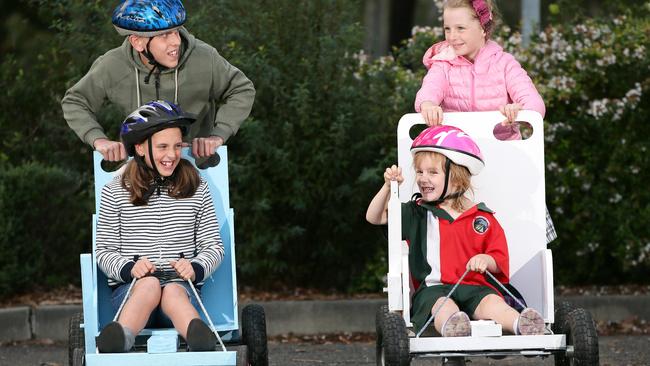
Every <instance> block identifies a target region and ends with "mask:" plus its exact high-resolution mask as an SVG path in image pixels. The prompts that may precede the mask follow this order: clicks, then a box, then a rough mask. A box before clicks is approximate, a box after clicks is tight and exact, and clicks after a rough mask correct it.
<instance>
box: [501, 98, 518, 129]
mask: <svg viewBox="0 0 650 366" xmlns="http://www.w3.org/2000/svg"><path fill="white" fill-rule="evenodd" d="M520 110H521V104H519V103H512V104H506V105H504V106H501V107H499V112H501V114H503V115H504V116H506V118H507V119H506V120H505V121H503V122H501V124H502V125H504V126H505V125H507V124H512V123H515V122H517V114H518V113H519V111H520Z"/></svg>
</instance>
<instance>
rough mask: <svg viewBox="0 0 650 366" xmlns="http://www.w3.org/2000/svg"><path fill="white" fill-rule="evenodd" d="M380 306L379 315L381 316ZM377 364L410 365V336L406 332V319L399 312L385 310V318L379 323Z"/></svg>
mask: <svg viewBox="0 0 650 366" xmlns="http://www.w3.org/2000/svg"><path fill="white" fill-rule="evenodd" d="M380 312H383V309H382V308H380V309H379V311H378V313H377V315H378V318H379V316H380ZM377 330H378V332H377V365H379V366H384V365H385V366H408V365H410V364H411V357H410V355H409V337H408V334H407V333H406V324H405V323H404V319H402V317H401V316H400V315H399V314H397V313H390V312H384V313H383V319H382V320H380V321H379V322H378V324H377Z"/></svg>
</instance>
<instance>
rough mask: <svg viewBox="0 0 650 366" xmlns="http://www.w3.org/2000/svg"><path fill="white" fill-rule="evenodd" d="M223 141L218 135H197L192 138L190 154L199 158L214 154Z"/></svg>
mask: <svg viewBox="0 0 650 366" xmlns="http://www.w3.org/2000/svg"><path fill="white" fill-rule="evenodd" d="M223 143H224V141H223V139H222V138H221V137H219V136H210V137H198V138H195V139H194V140H192V155H194V156H195V157H199V158H204V157H208V156H211V155H214V154H215V152H216V151H217V148H218V147H219V146H221V145H223Z"/></svg>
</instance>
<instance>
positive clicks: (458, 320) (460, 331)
mask: <svg viewBox="0 0 650 366" xmlns="http://www.w3.org/2000/svg"><path fill="white" fill-rule="evenodd" d="M441 334H442V336H443V337H469V336H470V335H472V325H471V323H470V321H469V316H467V314H465V313H464V312H462V311H457V312H455V313H454V314H452V315H451V316H450V317H449V319H447V321H446V322H445V324H444V325H443V326H442V332H441Z"/></svg>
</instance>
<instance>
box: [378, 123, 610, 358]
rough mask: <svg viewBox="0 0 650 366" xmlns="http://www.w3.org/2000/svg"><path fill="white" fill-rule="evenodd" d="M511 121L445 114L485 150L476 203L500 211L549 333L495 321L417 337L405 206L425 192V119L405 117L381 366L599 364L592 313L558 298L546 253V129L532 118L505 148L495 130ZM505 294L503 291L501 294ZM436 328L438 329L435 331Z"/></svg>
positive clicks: (529, 295)
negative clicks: (421, 152)
mask: <svg viewBox="0 0 650 366" xmlns="http://www.w3.org/2000/svg"><path fill="white" fill-rule="evenodd" d="M503 120H504V117H503V115H502V114H501V113H499V112H471V113H445V115H444V119H443V121H444V122H443V123H444V124H446V125H453V126H457V127H459V128H461V129H462V130H463V131H465V132H466V133H467V134H469V135H470V136H471V137H472V138H473V139H474V141H476V143H477V144H478V145H479V147H480V149H481V151H482V153H483V156H484V159H485V168H484V169H483V170H482V171H481V173H480V174H479V175H477V176H475V177H473V180H472V184H473V187H474V200H475V201H476V202H485V203H486V204H487V206H488V207H490V209H492V210H494V211H495V212H496V217H497V219H498V220H499V222H500V223H501V225H502V226H503V229H504V231H505V233H506V237H507V240H508V250H509V254H510V283H511V284H512V285H513V286H514V287H515V288H516V289H517V290H518V291H519V292H520V293H521V295H522V296H523V299H524V300H525V302H526V304H527V306H528V307H532V308H534V309H536V310H538V311H539V312H540V313H541V314H542V316H543V317H544V322H545V323H546V325H547V326H546V334H544V335H535V336H521V335H503V334H502V332H501V326H500V325H498V324H496V323H495V322H492V321H472V335H471V336H469V337H449V338H445V337H440V336H432V335H431V334H430V333H431V331H427V332H425V333H423V334H422V335H419V336H417V335H416V334H415V332H414V331H413V325H412V323H411V321H410V308H411V295H412V293H413V289H412V286H411V280H410V274H409V262H408V250H409V249H408V245H407V243H406V242H405V241H402V228H401V203H403V202H407V201H408V200H409V199H411V196H412V195H413V193H415V192H417V189H418V188H417V185H416V184H415V173H414V169H413V159H412V155H411V152H410V147H411V143H412V142H413V138H414V137H415V136H417V131H421V130H422V126H419V127H420V128H419V129H418V127H417V126H416V125H421V124H423V123H424V121H423V119H422V118H421V116H420V115H419V114H415V113H414V114H407V115H404V116H403V117H402V118H401V119H400V121H399V125H398V128H397V146H398V162H399V163H398V164H399V166H400V167H402V172H403V176H404V182H403V183H402V184H401V185H400V186H399V188H398V186H397V183H395V182H393V184H392V186H391V198H390V201H389V204H388V275H387V281H388V287H387V288H385V289H384V291H385V292H388V305H387V306H382V307H381V308H380V309H379V310H378V312H377V317H376V325H377V365H399V366H402V365H409V364H410V362H411V359H413V358H416V357H418V358H420V357H434V358H439V359H441V360H442V363H443V364H446V365H450V364H456V365H464V364H465V359H466V358H468V357H491V358H495V359H499V358H504V357H507V356H526V357H548V356H551V355H553V356H554V357H555V364H556V365H598V335H597V333H596V329H595V325H594V322H593V320H592V318H591V315H590V314H589V313H588V312H587V311H585V310H584V309H580V308H574V307H572V306H571V305H570V304H567V303H561V304H558V305H557V306H555V304H554V299H553V261H552V255H551V250H550V249H547V247H546V234H545V232H546V217H545V214H546V209H545V184H544V182H545V180H544V129H543V121H542V117H541V116H540V115H539V114H538V113H536V112H532V111H522V112H520V113H519V120H520V121H522V122H527V123H529V124H530V127H532V134H531V135H530V137H528V138H526V139H525V140H515V141H500V140H498V139H496V138H495V137H494V134H493V129H494V126H496V125H497V124H498V123H501V122H502V121H503ZM499 290H500V291H503V290H502V289H499ZM429 327H430V328H431V329H430V330H432V329H433V326H432V325H429Z"/></svg>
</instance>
